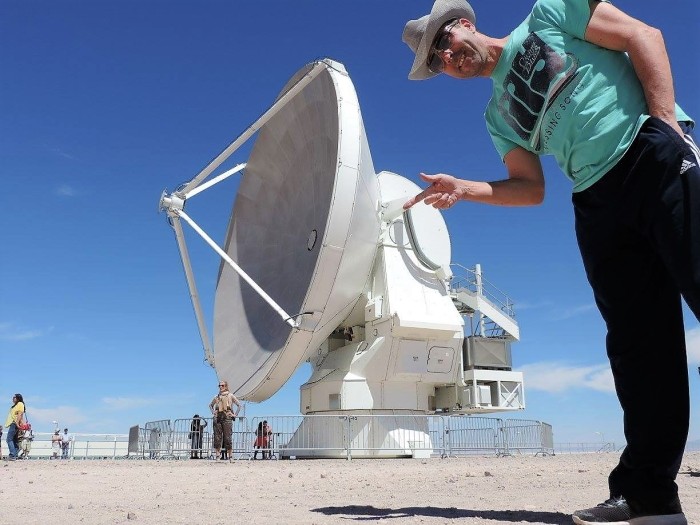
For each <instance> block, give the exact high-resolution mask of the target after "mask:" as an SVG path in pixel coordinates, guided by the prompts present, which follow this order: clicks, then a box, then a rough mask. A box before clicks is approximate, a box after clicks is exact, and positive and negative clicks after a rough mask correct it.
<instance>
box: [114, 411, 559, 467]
mask: <svg viewBox="0 0 700 525" xmlns="http://www.w3.org/2000/svg"><path fill="white" fill-rule="evenodd" d="M129 435H130V444H129V447H128V450H129V452H128V455H129V457H140V458H150V459H184V458H188V457H189V458H213V457H214V449H213V421H212V418H200V421H198V422H195V421H194V420H193V419H191V418H188V419H175V420H173V421H172V422H171V421H170V420H159V421H150V422H147V423H146V424H145V425H144V426H143V427H133V428H132V429H131V432H130V434H129ZM232 445H233V447H232V459H251V458H255V457H257V456H258V455H259V456H260V457H261V458H270V459H279V458H296V457H346V458H347V459H351V458H353V457H416V458H418V457H420V458H427V457H435V456H438V457H455V456H465V455H473V454H495V455H497V456H503V455H513V454H523V453H528V454H536V455H539V454H542V455H549V454H554V438H553V433H552V427H551V425H549V424H547V423H542V422H540V421H534V420H521V419H496V418H487V417H475V416H424V415H415V414H401V413H397V414H393V415H362V414H358V415H311V416H267V417H264V418H263V417H254V418H251V419H247V418H236V420H235V421H234V422H233V431H232Z"/></svg>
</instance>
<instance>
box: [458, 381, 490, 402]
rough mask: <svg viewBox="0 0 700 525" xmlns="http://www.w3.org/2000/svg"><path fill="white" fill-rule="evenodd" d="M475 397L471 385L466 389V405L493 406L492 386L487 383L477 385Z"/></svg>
mask: <svg viewBox="0 0 700 525" xmlns="http://www.w3.org/2000/svg"><path fill="white" fill-rule="evenodd" d="M473 398H474V390H473V387H471V386H469V387H467V388H465V389H464V401H465V405H466V406H482V407H490V406H491V388H490V387H489V386H487V385H477V387H476V399H473Z"/></svg>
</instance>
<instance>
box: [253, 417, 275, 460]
mask: <svg viewBox="0 0 700 525" xmlns="http://www.w3.org/2000/svg"><path fill="white" fill-rule="evenodd" d="M271 435H272V428H271V427H270V425H268V424H267V421H261V422H260V423H258V428H257V430H256V431H255V442H254V443H253V447H254V448H255V453H254V454H253V459H258V450H261V449H262V458H263V459H267V458H269V457H270V455H271V451H270V440H271V437H270V436H271Z"/></svg>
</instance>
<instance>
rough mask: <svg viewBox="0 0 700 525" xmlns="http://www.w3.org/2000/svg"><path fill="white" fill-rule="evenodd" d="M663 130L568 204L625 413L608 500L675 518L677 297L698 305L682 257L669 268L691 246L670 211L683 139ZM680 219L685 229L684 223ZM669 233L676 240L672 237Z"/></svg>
mask: <svg viewBox="0 0 700 525" xmlns="http://www.w3.org/2000/svg"><path fill="white" fill-rule="evenodd" d="M664 126H665V125H663V123H660V122H656V119H655V120H654V121H651V122H650V123H649V125H645V127H644V128H643V130H642V132H640V137H638V139H637V141H636V142H635V144H634V145H633V148H631V150H630V152H628V154H627V155H626V156H625V158H624V159H623V161H622V162H621V163H620V165H618V166H617V167H616V168H615V169H614V170H613V171H612V172H610V173H609V174H607V175H606V176H605V177H604V178H603V179H602V180H601V181H599V182H598V183H596V184H595V185H594V186H593V187H591V188H589V189H588V190H586V191H584V192H581V193H579V194H576V195H575V196H574V199H573V200H574V204H575V207H576V232H577V236H578V240H579V246H580V248H581V254H582V257H583V259H584V265H585V267H586V273H587V275H588V279H589V281H590V283H591V286H592V287H593V290H594V294H595V298H596V302H597V304H598V307H599V309H600V311H601V314H602V315H603V318H604V319H605V321H606V324H607V327H608V336H607V351H608V356H609V359H610V363H611V367H612V371H613V376H614V378H615V386H616V391H617V394H618V398H619V400H620V404H621V406H622V408H623V411H624V423H625V436H626V438H627V447H626V449H625V451H624V452H623V454H622V457H621V459H620V463H619V465H618V466H617V467H616V468H615V469H614V470H613V472H612V473H611V475H610V480H609V481H610V492H611V496H624V497H625V498H626V499H627V500H628V501H629V503H630V507H631V509H632V511H633V513H634V514H637V515H639V514H645V515H648V514H652V515H653V514H676V513H680V512H681V510H680V503H679V501H678V496H677V486H676V484H675V477H676V474H677V473H678V468H679V467H680V462H681V458H682V455H683V449H684V446H685V441H686V438H687V433H688V418H689V410H690V409H689V393H688V372H687V359H686V352H685V334H684V328H683V318H682V308H681V303H680V290H681V289H683V290H684V294H686V293H687V294H688V296H693V295H695V296H697V286H696V285H693V284H686V285H685V288H684V287H683V286H682V285H681V284H680V283H681V282H689V280H688V274H689V273H691V272H690V268H691V267H692V266H693V264H692V263H690V262H688V261H687V256H685V258H686V262H685V263H683V265H682V266H683V268H679V267H674V266H673V265H672V264H671V263H672V261H673V260H675V259H678V258H681V259H682V258H683V257H684V254H682V253H680V252H679V250H681V251H682V250H685V249H686V248H682V246H686V247H688V246H690V245H691V244H692V243H689V241H688V240H687V238H686V235H687V232H688V229H687V227H682V228H680V230H678V220H679V219H678V217H679V209H678V202H679V199H680V200H681V201H682V200H683V199H684V198H686V197H684V196H683V195H680V197H679V195H678V178H679V171H680V169H681V157H682V155H681V154H679V152H680V149H679V148H680V144H682V139H681V138H680V137H679V136H678V135H676V137H677V139H678V140H676V139H675V138H673V137H671V136H669V135H668V133H667V130H666V129H664ZM665 127H666V128H668V130H671V128H670V127H668V126H665ZM681 193H682V192H681ZM685 206H686V208H687V207H688V204H687V203H686V205H685ZM681 211H682V210H681ZM680 216H681V217H682V218H681V219H680V222H681V223H683V224H687V221H688V218H687V214H685V215H684V214H683V213H681V214H680ZM674 228H676V229H677V230H678V231H680V232H681V233H680V234H678V233H677V234H676V235H675V237H674V234H673V230H674ZM698 231H700V228H698ZM679 239H682V242H681V241H679ZM696 241H700V239H696ZM696 267H698V269H699V270H700V266H696ZM699 274H700V272H699ZM689 302H690V301H689Z"/></svg>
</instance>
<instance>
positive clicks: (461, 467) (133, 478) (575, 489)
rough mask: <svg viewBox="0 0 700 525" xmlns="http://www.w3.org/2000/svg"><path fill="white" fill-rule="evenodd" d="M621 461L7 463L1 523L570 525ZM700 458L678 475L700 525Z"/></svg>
mask: <svg viewBox="0 0 700 525" xmlns="http://www.w3.org/2000/svg"><path fill="white" fill-rule="evenodd" d="M616 462H617V453H600V454H579V455H575V454H564V455H556V456H544V457H542V456H538V457H535V456H524V455H523V456H510V457H493V456H489V457H484V456H475V457H461V458H446V459H437V458H435V459H383V460H368V459H353V460H351V461H347V460H292V461H289V460H287V461H285V460H283V461H276V460H267V461H261V460H257V461H251V460H242V461H236V462H233V463H228V462H225V463H224V462H214V461H211V460H180V461H174V460H170V461H167V460H160V461H158V460H114V461H106V460H105V461H103V460H66V461H62V460H57V461H49V460H28V461H15V462H8V461H3V462H0V468H1V469H2V470H1V471H0V475H1V479H2V481H0V499H1V500H2V501H3V503H2V505H1V506H0V523H2V524H5V523H22V524H23V525H31V524H41V525H51V524H64V523H65V524H68V523H71V524H72V523H86V524H120V523H128V524H132V525H139V524H192V523H201V524H227V525H231V524H239V523H241V524H242V523H245V524H257V523H261V524H262V523H265V524H273V523H274V524H319V525H320V524H329V523H345V524H348V523H358V524H359V523H362V524H365V523H383V524H391V525H404V524H417V523H420V524H426V525H429V524H441V525H442V524H448V525H449V524H453V523H454V524H457V523H460V524H462V523H474V524H477V523H478V524H496V523H505V524H513V523H527V524H548V525H552V524H568V523H571V518H570V513H571V511H573V510H575V509H579V508H584V507H588V506H591V505H593V504H596V503H599V502H600V501H602V500H604V499H606V497H607V492H606V487H607V474H608V472H609V471H610V469H611V468H612V467H613V466H614V465H615V464H616ZM699 470H700V452H691V453H688V454H686V456H685V458H684V461H683V465H682V467H681V474H680V475H679V476H678V480H677V481H678V485H679V488H680V494H681V500H682V501H683V504H684V510H685V513H686V516H687V518H688V522H689V523H691V524H693V523H694V524H700V477H697V476H693V475H691V472H694V473H697V472H698V471H699Z"/></svg>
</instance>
